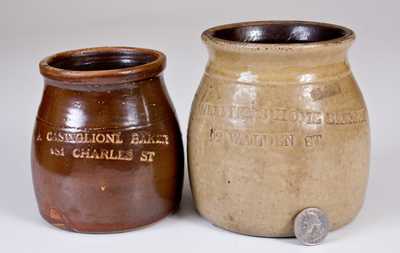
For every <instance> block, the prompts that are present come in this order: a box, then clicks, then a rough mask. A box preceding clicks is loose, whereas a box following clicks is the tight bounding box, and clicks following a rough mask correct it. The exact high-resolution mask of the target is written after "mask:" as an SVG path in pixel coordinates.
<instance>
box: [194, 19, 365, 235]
mask: <svg viewBox="0 0 400 253" xmlns="http://www.w3.org/2000/svg"><path fill="white" fill-rule="evenodd" d="M354 38H355V36H354V33H353V31H351V30H350V29H348V28H345V27H341V26H337V25H331V24H324V23H315V22H300V21H262V22H248V23H239V24H230V25H224V26H218V27H214V28H211V29H209V30H207V31H205V32H204V33H203V35H202V39H203V41H204V42H205V44H206V45H207V47H208V50H209V56H210V58H209V61H208V64H207V68H206V70H205V74H204V76H203V79H202V81H201V84H200V87H199V89H198V91H197V93H196V96H195V99H194V102H193V105H192V112H191V119H190V124H189V131H188V156H189V157H188V161H189V175H190V179H191V186H192V192H193V196H194V199H195V202H196V206H197V209H198V211H199V213H200V214H201V215H203V216H204V217H205V218H207V219H208V220H210V221H211V222H212V223H214V224H216V225H218V226H220V227H223V228H226V229H228V230H231V231H235V232H238V233H243V234H248V235H256V236H271V237H286V236H293V235H294V233H293V220H294V218H295V216H296V214H298V213H299V212H300V211H301V210H302V209H304V208H308V207H318V208H320V209H322V210H323V211H324V212H325V213H326V214H327V216H328V218H329V221H330V224H331V227H330V229H331V230H333V229H336V228H339V227H341V226H343V225H345V224H347V223H348V222H350V221H351V220H352V219H353V218H354V217H355V216H356V214H357V213H358V211H359V210H360V208H361V206H362V203H363V199H364V193H365V190H366V186H367V178H368V166H369V150H370V137H369V126H368V115H367V109H366V106H365V103H364V100H363V97H362V94H361V92H360V90H359V88H358V85H357V83H356V81H355V79H354V77H353V74H352V72H351V69H350V66H349V62H348V60H347V51H348V49H349V47H350V45H351V44H352V42H353V40H354Z"/></svg>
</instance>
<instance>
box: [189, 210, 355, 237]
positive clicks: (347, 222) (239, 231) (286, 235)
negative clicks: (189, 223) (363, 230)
mask: <svg viewBox="0 0 400 253" xmlns="http://www.w3.org/2000/svg"><path fill="white" fill-rule="evenodd" d="M197 213H198V214H199V215H200V216H201V217H203V218H204V219H206V220H207V221H208V222H210V223H211V224H212V225H213V226H215V227H217V228H219V229H222V230H225V231H228V232H232V233H235V234H239V235H244V236H252V237H264V238H294V237H295V235H294V231H293V232H290V233H288V232H272V233H271V232H266V233H252V232H248V231H244V230H240V229H233V228H229V227H228V226H224V225H220V224H218V223H217V222H214V221H212V219H209V218H208V217H206V216H205V215H203V214H201V213H200V212H199V211H198V210H197ZM357 215H358V213H357V214H356V215H354V216H353V217H351V218H350V219H349V220H347V221H346V222H344V223H342V224H337V225H334V226H332V227H330V228H329V232H332V231H335V230H337V229H339V228H342V227H344V226H346V225H348V224H350V223H351V222H352V221H353V220H354V219H355V218H356V217H357Z"/></svg>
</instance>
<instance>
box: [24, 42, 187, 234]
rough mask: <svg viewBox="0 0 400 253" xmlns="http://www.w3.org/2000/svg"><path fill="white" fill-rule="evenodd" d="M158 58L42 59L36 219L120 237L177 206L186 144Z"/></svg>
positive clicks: (100, 52) (136, 52)
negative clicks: (37, 210)
mask: <svg viewBox="0 0 400 253" xmlns="http://www.w3.org/2000/svg"><path fill="white" fill-rule="evenodd" d="M164 67H165V56H164V54H162V53H161V52H158V51H154V50H150V49H140V48H129V47H114V48H113V47H110V48H108V47H104V48H91V49H80V50H73V51H67V52H63V53H59V54H56V55H53V56H50V57H48V58H46V59H44V60H43V61H41V62H40V71H41V73H42V75H43V76H44V80H45V87H44V93H43V97H42V100H41V103H40V107H39V110H38V114H37V119H36V125H35V129H34V134H33V140H32V141H33V144H32V155H31V158H32V173H33V182H34V188H35V193H36V198H37V201H38V204H39V209H40V213H41V215H42V216H43V218H44V219H46V220H47V221H48V222H49V223H51V224H53V225H55V226H57V227H59V228H62V229H66V230H71V231H76V232H88V233H107V232H120V231H125V230H130V229H134V228H136V227H139V226H143V225H146V224H150V223H152V222H155V221H157V220H159V219H161V218H163V217H164V216H166V215H168V214H169V213H171V212H173V211H174V210H176V209H177V208H178V205H179V201H180V198H181V188H182V180H183V159H184V158H183V147H182V140H181V133H180V130H179V125H178V122H177V120H176V117H175V112H174V109H173V106H172V104H171V101H170V99H169V97H168V94H167V91H166V88H165V86H164V81H163V78H162V71H163V69H164Z"/></svg>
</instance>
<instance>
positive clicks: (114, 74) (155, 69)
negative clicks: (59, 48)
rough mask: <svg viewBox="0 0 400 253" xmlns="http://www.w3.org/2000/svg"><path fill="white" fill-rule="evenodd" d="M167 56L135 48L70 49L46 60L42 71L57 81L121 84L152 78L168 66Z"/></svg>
mask: <svg viewBox="0 0 400 253" xmlns="http://www.w3.org/2000/svg"><path fill="white" fill-rule="evenodd" d="M165 61H166V60H165V55H164V54H163V53H161V52H159V51H156V50H152V49H144V48H134V47H97V48H84V49H77V50H70V51H65V52H61V53H57V54H55V55H52V56H49V57H47V58H45V59H43V60H42V61H41V62H40V64H39V67H40V72H41V73H42V75H43V76H45V77H46V78H49V79H53V80H59V81H65V82H74V83H92V82H93V83H96V84H97V83H99V84H101V83H120V82H129V81H139V80H143V79H148V78H151V77H154V76H157V75H158V74H160V73H161V72H162V71H163V69H164V68H165Z"/></svg>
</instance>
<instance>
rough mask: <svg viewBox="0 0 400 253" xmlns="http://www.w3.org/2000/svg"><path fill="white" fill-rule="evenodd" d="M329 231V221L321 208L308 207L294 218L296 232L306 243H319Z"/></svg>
mask: <svg viewBox="0 0 400 253" xmlns="http://www.w3.org/2000/svg"><path fill="white" fill-rule="evenodd" d="M328 232H329V221H328V217H327V216H326V215H325V213H324V212H323V211H322V210H321V209H319V208H306V209H304V210H303V211H301V212H300V213H298V214H297V216H296V218H295V220H294V234H295V235H296V237H297V239H298V240H299V241H300V242H301V243H302V244H304V245H317V244H320V243H321V242H322V240H324V239H325V237H326V236H327V235H328Z"/></svg>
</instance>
